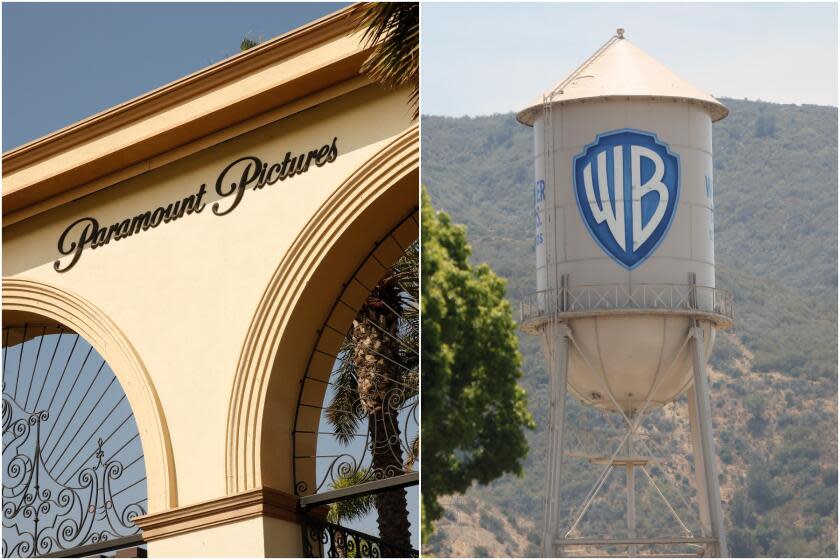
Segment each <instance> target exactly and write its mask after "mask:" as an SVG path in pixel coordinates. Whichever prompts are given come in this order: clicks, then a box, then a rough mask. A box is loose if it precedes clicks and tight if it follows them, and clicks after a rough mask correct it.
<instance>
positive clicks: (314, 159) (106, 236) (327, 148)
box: [53, 138, 338, 272]
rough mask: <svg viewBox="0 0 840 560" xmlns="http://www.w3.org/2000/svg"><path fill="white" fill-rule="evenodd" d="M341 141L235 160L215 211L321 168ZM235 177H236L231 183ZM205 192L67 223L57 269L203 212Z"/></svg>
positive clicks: (221, 182)
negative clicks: (108, 219)
mask: <svg viewBox="0 0 840 560" xmlns="http://www.w3.org/2000/svg"><path fill="white" fill-rule="evenodd" d="M337 141H338V138H333V141H332V144H324V145H323V146H321V147H320V148H318V149H315V150H310V151H309V152H308V153H304V154H300V155H299V156H294V157H293V156H292V152H286V157H285V158H284V159H283V161H282V162H278V163H275V164H273V165H269V164H268V163H264V162H263V161H262V160H260V158H258V157H254V156H245V157H241V158H239V159H237V160H235V161H232V162H231V163H229V164H228V165H227V167H225V168H224V169H223V170H222V172H221V173H220V174H219V177H218V178H217V179H216V188H215V190H216V194H217V195H219V196H220V197H222V198H223V199H226V201H224V202H222V201H220V202H214V203H213V213H214V214H215V215H217V216H224V215H226V214H230V213H231V212H233V211H234V210H235V209H236V207H237V206H239V203H240V202H242V197H243V195H244V194H245V190H246V189H248V187H253V189H254V190H255V191H256V190H259V189H262V188H264V187H265V186H266V185H273V184H274V183H276V182H277V181H283V180H285V179H289V178H291V177H294V176H295V175H301V174H303V173H306V172H307V171H308V170H309V166H310V165H312V164H313V163H314V164H315V165H316V166H317V167H322V166H324V165H326V164H328V163H332V162H333V161H335V160H336V158H337V157H338V147H337V146H336V142H337ZM231 177H233V178H236V180H235V181H232V182H230V178H231ZM205 194H207V185H206V184H204V185H201V186H200V187H199V189H198V191H197V192H196V193H195V194H191V195H190V196H188V197H186V198H184V199H181V200H176V201H175V202H171V203H170V204H168V205H166V206H160V207H158V208H156V209H154V210H148V211H146V212H143V213H141V214H138V215H137V216H134V217H132V218H126V219H125V220H122V221H121V222H116V223H114V224H112V225H110V226H108V227H99V222H98V221H97V220H96V219H95V218H90V217H88V218H81V219H79V220H76V221H75V222H73V223H72V224H70V225H69V226H67V229H65V230H64V232H63V233H62V234H61V237H59V238H58V252H59V253H61V254H62V255H63V256H70V261H69V262H68V263H67V264H66V265H65V266H64V267H63V268H62V266H61V260H60V259H59V260H56V261H55V263H53V268H54V269H55V270H56V271H57V272H67V271H68V270H70V269H71V268H73V266H75V265H76V263H77V262H79V258H80V257H81V256H82V252H83V251H84V249H85V247H86V246H88V245H89V246H90V248H91V249H96V248H97V247H102V246H103V245H107V244H108V243H110V242H111V241H119V240H121V239H125V238H126V237H131V236H132V235H134V234H135V233H140V232H141V231H146V230H147V229H150V228H156V227H157V226H159V225H160V224H165V223H169V222H172V221H175V220H177V219H178V218H182V217H184V216H186V215H188V214H200V213H201V211H202V210H204V207H205V203H204V202H203V200H204V195H205Z"/></svg>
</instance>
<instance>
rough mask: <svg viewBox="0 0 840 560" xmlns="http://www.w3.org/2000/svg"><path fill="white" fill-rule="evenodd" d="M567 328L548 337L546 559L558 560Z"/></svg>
mask: <svg viewBox="0 0 840 560" xmlns="http://www.w3.org/2000/svg"><path fill="white" fill-rule="evenodd" d="M570 334H571V331H570V330H569V327H567V326H566V325H565V324H551V325H550V326H549V329H548V331H547V332H546V333H545V336H547V337H550V339H549V340H548V344H549V346H551V345H553V346H554V352H553V358H554V360H553V362H554V363H552V364H549V375H550V378H549V385H550V388H549V390H550V394H551V408H550V415H549V426H548V434H549V435H548V438H549V440H548V457H547V460H546V470H545V487H546V492H547V494H546V507H545V515H544V518H543V556H544V557H545V558H554V557H557V556H562V555H563V550H562V549H559V550H556V548H555V543H556V541H557V539H558V538H559V537H560V534H559V530H560V481H561V480H562V471H563V429H564V425H565V421H566V386H567V380H568V368H569V335H570Z"/></svg>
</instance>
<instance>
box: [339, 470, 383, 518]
mask: <svg viewBox="0 0 840 560" xmlns="http://www.w3.org/2000/svg"><path fill="white" fill-rule="evenodd" d="M368 476H369V471H368V469H359V470H358V471H357V472H355V473H353V474H351V475H349V476H342V477H339V478H338V479H336V480H334V481H333V482H331V483H330V487H332V489H333V490H343V489H344V488H350V487H352V486H356V485H357V484H361V483H362V482H368V480H367V479H368ZM374 507H376V496H374V495H373V494H365V495H360V496H353V497H350V498H344V499H342V500H339V501H337V502H333V503H331V504H330V511H329V512H327V521H329V522H330V523H336V524H338V523H341V522H342V521H345V522H346V521H353V520H354V519H359V518H361V517H364V516H365V515H367V514H368V513H370V512H371V511H372V510H373V508H374Z"/></svg>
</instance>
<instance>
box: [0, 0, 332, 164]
mask: <svg viewBox="0 0 840 560" xmlns="http://www.w3.org/2000/svg"><path fill="white" fill-rule="evenodd" d="M344 5H345V4H339V3H329V4H327V3H309V4H305V3H288V4H273V3H272V4H270V3H241V4H232V3H212V4H211V3H193V4H187V3H171V4H170V3H149V4H140V3H125V4H113V3H99V4H94V3H72V4H71V3H61V4H58V3H38V4H35V3H8V2H6V3H4V4H3V151H4V152H5V151H7V150H9V149H11V148H14V147H16V146H19V145H21V144H24V143H26V142H28V141H30V140H34V139H36V138H39V137H41V136H43V135H45V134H48V133H50V132H52V131H54V130H57V129H59V128H62V127H64V126H67V125H68V124H72V123H74V122H77V121H79V120H81V119H83V118H85V117H88V116H90V115H92V114H95V113H98V112H99V111H102V110H104V109H108V108H109V107H113V106H114V105H117V104H119V103H122V102H123V101H127V100H129V99H132V98H134V97H137V96H138V95H141V94H143V93H145V92H147V91H150V90H152V89H155V88H157V87H159V86H162V85H164V84H167V83H169V82H171V81H173V80H177V79H178V78H180V77H182V76H185V75H187V74H191V73H192V72H195V71H196V70H200V69H201V68H204V67H205V66H208V65H210V64H213V63H215V62H218V61H220V60H222V59H224V58H227V57H228V56H231V55H233V54H236V53H237V52H239V43H240V42H241V41H242V38H243V37H244V36H245V35H246V34H247V35H249V36H251V37H260V36H262V37H263V38H264V39H270V38H272V37H275V36H277V35H280V34H282V33H285V32H286V31H290V30H292V29H294V28H296V27H299V26H301V25H303V24H305V23H308V22H310V21H312V20H314V19H318V18H319V17H322V16H324V15H326V14H329V13H331V12H334V11H335V10H338V9H339V8H341V7H342V6H344Z"/></svg>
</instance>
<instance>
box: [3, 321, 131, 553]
mask: <svg viewBox="0 0 840 560" xmlns="http://www.w3.org/2000/svg"><path fill="white" fill-rule="evenodd" d="M2 414H3V556H65V555H66V556H70V555H76V554H91V553H94V552H102V551H107V550H113V549H115V548H122V547H128V546H132V545H137V544H141V543H142V538H141V535H140V530H139V529H138V528H137V527H136V526H135V525H134V523H133V521H132V520H133V519H134V517H136V516H138V515H143V514H145V513H146V508H147V501H146V500H147V498H146V474H145V465H144V462H143V450H142V446H141V444H140V437H139V433H138V431H137V426H136V424H135V422H134V416H133V414H132V411H131V407H130V406H129V403H128V401H127V399H126V396H125V393H124V392H123V390H122V387H121V386H120V383H119V381H118V380H117V378H116V376H115V375H114V373H113V371H112V370H111V368H110V367H109V366H108V364H107V363H106V362H105V360H104V359H103V358H102V357H101V356H100V355H99V354H98V352H97V351H96V350H95V349H94V348H93V347H92V346H91V345H90V344H89V343H88V342H87V341H85V340H84V338H82V337H81V336H79V335H78V334H77V333H74V332H72V331H70V330H67V329H66V328H64V327H62V326H61V325H57V324H23V325H9V326H4V327H3V410H2Z"/></svg>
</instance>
